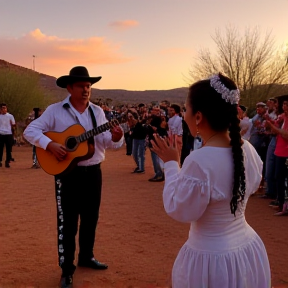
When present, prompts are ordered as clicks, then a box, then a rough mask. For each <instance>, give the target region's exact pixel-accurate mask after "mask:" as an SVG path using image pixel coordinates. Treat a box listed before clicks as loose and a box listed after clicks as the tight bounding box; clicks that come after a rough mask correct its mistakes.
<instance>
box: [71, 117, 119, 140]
mask: <svg viewBox="0 0 288 288" xmlns="http://www.w3.org/2000/svg"><path fill="white" fill-rule="evenodd" d="M118 124H119V122H118V121H117V120H112V121H110V122H107V123H105V124H103V125H101V126H99V127H96V128H93V129H92V130H89V131H86V132H85V133H83V134H81V135H79V136H77V137H75V138H76V139H77V142H84V141H87V140H88V139H89V138H91V137H93V136H96V135H98V134H100V133H102V132H105V131H107V130H109V129H110V128H112V127H113V126H116V125H118Z"/></svg>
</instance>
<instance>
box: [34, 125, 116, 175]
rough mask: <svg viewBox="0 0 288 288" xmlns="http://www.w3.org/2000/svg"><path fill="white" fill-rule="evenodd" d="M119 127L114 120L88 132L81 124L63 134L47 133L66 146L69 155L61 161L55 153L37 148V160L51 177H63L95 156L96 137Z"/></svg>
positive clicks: (52, 138)
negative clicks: (79, 164) (81, 162)
mask: <svg viewBox="0 0 288 288" xmlns="http://www.w3.org/2000/svg"><path fill="white" fill-rule="evenodd" d="M117 125H119V122H118V121H117V120H116V119H114V120H112V121H110V122H107V123H105V124H103V125H101V126H99V127H97V128H94V129H92V130H89V131H86V130H85V129H84V127H83V126H82V125H80V124H75V125H72V126H70V127H69V128H67V129H66V130H64V131H63V132H51V131H50V132H45V133H44V135H46V136H47V137H48V138H50V139H51V140H52V141H54V142H57V143H59V144H62V145H63V146H65V148H66V151H67V155H66V157H65V159H64V160H62V161H59V160H58V159H57V158H56V157H55V156H54V154H53V153H51V152H50V151H47V150H44V149H42V148H40V147H36V155H37V160H38V162H39V164H40V166H41V167H42V168H43V170H44V171H45V172H46V173H48V174H51V175H59V174H61V175H63V174H65V173H67V172H69V171H70V170H71V169H72V168H74V167H75V166H76V165H77V163H78V162H80V161H83V160H87V159H89V158H91V157H92V156H93V154H94V150H95V148H94V138H93V137H94V136H96V135H98V134H100V133H102V132H104V131H106V130H109V129H111V128H113V127H115V126H117Z"/></svg>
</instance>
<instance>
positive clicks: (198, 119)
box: [195, 111, 203, 125]
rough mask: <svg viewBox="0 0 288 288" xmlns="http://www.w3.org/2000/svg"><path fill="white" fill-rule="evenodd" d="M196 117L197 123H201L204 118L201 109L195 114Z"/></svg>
mask: <svg viewBox="0 0 288 288" xmlns="http://www.w3.org/2000/svg"><path fill="white" fill-rule="evenodd" d="M195 118H196V125H199V124H200V123H201V122H202V120H203V115H202V113H201V112H200V111H197V112H196V114H195Z"/></svg>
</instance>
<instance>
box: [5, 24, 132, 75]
mask: <svg viewBox="0 0 288 288" xmlns="http://www.w3.org/2000/svg"><path fill="white" fill-rule="evenodd" d="M0 47H1V58H2V59H3V60H6V61H8V62H11V63H14V64H17V65H20V66H24V67H27V68H32V56H33V55H35V56H36V57H35V59H34V61H35V66H36V70H37V71H38V72H42V73H45V74H49V75H53V76H55V75H59V74H61V73H63V71H69V69H70V67H73V66H74V65H75V66H76V65H80V64H81V65H88V66H89V65H95V64H96V65H97V64H98V65H101V64H114V63H125V62H129V61H131V60H132V59H131V58H128V57H125V56H123V55H122V54H121V53H120V52H119V50H120V48H121V46H120V44H117V43H113V42H110V41H108V40H106V39H105V38H103V37H90V38H86V39H68V38H60V37H57V36H49V35H45V34H43V33H42V32H41V31H40V29H35V30H34V31H31V32H30V33H28V34H25V35H23V36H22V37H20V38H0Z"/></svg>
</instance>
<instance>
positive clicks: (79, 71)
mask: <svg viewBox="0 0 288 288" xmlns="http://www.w3.org/2000/svg"><path fill="white" fill-rule="evenodd" d="M101 78H102V77H101V76H98V77H90V76H89V73H88V70H87V68H86V67H83V66H76V67H73V68H72V69H71V70H70V72H69V75H64V76H61V77H59V78H58V79H57V80H56V84H57V85H58V86H59V87H61V88H67V85H68V84H73V83H75V82H78V81H84V82H86V81H87V82H90V83H91V85H93V84H94V83H96V82H98V81H99V80H100V79H101Z"/></svg>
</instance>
